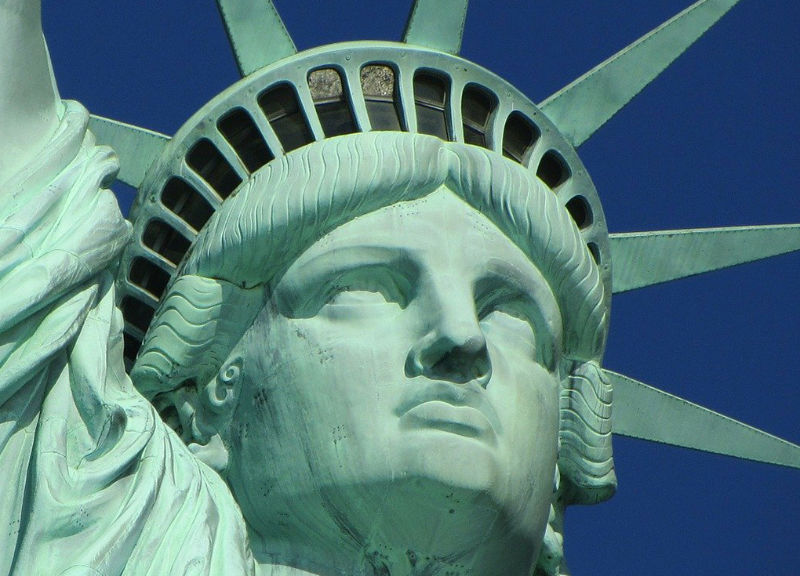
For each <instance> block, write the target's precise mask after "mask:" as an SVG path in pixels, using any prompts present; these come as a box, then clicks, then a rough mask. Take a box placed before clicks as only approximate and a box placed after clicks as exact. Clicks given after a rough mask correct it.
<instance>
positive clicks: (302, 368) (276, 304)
mask: <svg viewBox="0 0 800 576" xmlns="http://www.w3.org/2000/svg"><path fill="white" fill-rule="evenodd" d="M560 342H561V317H560V313H559V309H558V306H557V303H556V299H555V297H554V296H553V293H552V291H551V290H550V288H549V286H548V284H547V283H546V281H545V280H544V278H543V276H542V274H541V273H540V272H539V270H538V269H537V268H536V266H535V265H533V264H532V263H531V262H530V260H528V258H527V257H526V256H525V255H524V254H523V253H522V251H521V250H520V249H519V248H518V247H517V246H516V245H514V244H513V243H512V242H511V241H509V239H508V238H507V237H506V236H505V235H504V234H503V233H502V232H501V231H500V230H499V229H498V228H497V227H496V226H495V225H494V224H493V223H491V222H490V221H489V220H488V219H487V218H485V217H484V216H482V215H481V214H480V213H479V212H477V211H476V210H474V209H473V208H471V207H470V206H469V205H468V204H467V203H465V202H464V201H463V200H461V199H460V198H459V197H457V196H456V195H454V194H453V193H452V192H450V191H449V190H447V189H446V188H444V187H443V188H442V189H440V190H438V191H436V192H434V193H433V194H431V195H430V196H428V197H426V198H424V199H421V200H417V201H413V202H407V203H402V204H398V205H395V206H390V207H387V208H384V209H382V210H379V211H377V212H373V213H371V214H368V215H366V216H363V217H360V218H356V219H355V220H352V221H351V222H349V223H347V224H344V225H342V226H341V227H339V228H337V229H336V230H334V231H333V232H331V233H330V234H328V235H327V236H325V237H324V238H322V239H321V240H319V241H318V242H316V243H315V244H314V245H312V246H311V247H310V248H309V249H308V250H306V251H305V252H304V253H303V254H302V255H301V256H300V257H299V258H298V259H297V260H296V261H295V262H294V263H293V264H292V265H291V267H290V268H289V269H288V270H287V272H286V273H285V275H284V276H283V277H282V278H281V279H280V281H279V282H277V284H276V285H275V286H274V289H273V291H272V294H271V300H270V303H269V305H268V306H267V307H266V308H265V310H263V311H262V313H261V314H260V315H259V317H258V318H257V320H256V322H255V324H254V325H253V327H252V328H251V329H250V330H249V331H248V333H247V334H246V335H245V337H244V338H243V340H242V342H241V343H240V346H239V353H240V354H242V357H243V365H242V366H243V368H242V374H243V385H242V386H243V387H242V391H241V396H240V402H239V407H238V409H237V413H236V416H235V418H236V422H237V425H236V426H235V427H234V432H233V433H232V437H231V441H230V444H231V447H232V453H233V460H232V461H233V465H232V470H231V474H232V476H233V477H234V479H233V481H232V486H233V488H234V493H235V494H236V496H237V499H238V500H239V501H240V503H241V504H242V508H243V510H244V512H245V515H246V517H247V518H248V521H250V522H251V524H252V525H254V526H255V527H256V528H257V529H259V530H261V531H269V530H276V529H278V528H276V526H277V525H279V524H280V518H281V517H282V515H283V514H286V515H288V516H284V518H286V517H293V518H296V517H297V516H302V515H303V514H309V512H308V510H307V507H308V503H309V502H318V503H319V502H322V508H324V511H323V512H321V513H323V514H329V515H334V516H335V515H337V514H343V515H344V516H348V515H351V516H353V517H352V518H349V519H348V522H349V523H350V529H352V530H353V531H356V532H358V531H359V530H360V529H362V528H363V529H367V528H368V527H363V526H361V524H363V522H364V521H367V522H368V521H370V520H369V519H372V521H375V522H378V520H377V519H379V518H380V517H381V516H383V515H389V516H393V517H394V522H395V523H396V524H397V525H398V526H399V525H401V524H402V515H403V514H406V515H411V516H417V518H416V522H417V523H419V522H420V520H421V519H422V520H423V522H424V518H422V517H423V516H424V515H425V514H427V513H428V512H431V511H432V510H433V511H434V512H435V513H438V514H441V515H443V517H444V518H445V519H452V521H454V522H456V524H459V523H460V524H461V525H462V526H463V525H464V521H465V519H466V518H468V516H464V514H471V513H473V512H474V511H471V510H470V508H471V507H472V508H474V507H476V506H477V507H478V508H479V509H480V511H481V512H480V513H481V514H483V515H484V516H485V517H486V518H490V517H497V516H498V515H500V516H502V517H503V518H504V520H505V521H508V522H510V523H511V524H513V525H514V526H516V527H517V528H518V529H520V530H521V531H523V532H525V533H526V534H528V533H529V534H532V535H534V536H535V537H536V538H538V539H540V538H541V535H542V531H543V530H544V527H545V525H546V521H547V514H548V510H549V504H550V499H551V495H552V488H553V476H554V471H555V465H556V454H557V438H558V388H559V381H558V375H557V368H556V366H557V365H558V357H559V354H560V351H559V345H560V344H559V343H560ZM398 494H400V495H401V496H397V497H395V496H396V495H398ZM353 499H356V500H357V501H355V502H354V501H353ZM398 503H399V504H398ZM423 503H424V504H423ZM417 504H419V506H417ZM398 505H400V506H403V510H402V511H401V510H399V509H397V506H398ZM392 507H394V508H392ZM423 508H424V510H423ZM501 523H502V522H500V523H498V524H501Z"/></svg>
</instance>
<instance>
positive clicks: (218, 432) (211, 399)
mask: <svg viewBox="0 0 800 576" xmlns="http://www.w3.org/2000/svg"><path fill="white" fill-rule="evenodd" d="M241 379H242V359H241V357H240V356H238V355H237V356H231V357H229V358H228V360H226V361H225V363H224V364H223V365H222V366H221V367H220V369H219V371H218V372H217V374H216V375H215V376H214V377H213V378H211V380H210V381H209V382H208V383H207V384H206V385H205V386H204V387H203V388H201V389H200V390H198V393H197V396H196V399H195V400H196V401H195V403H194V404H195V406H194V414H193V418H192V424H191V426H190V431H191V437H190V438H189V439H188V441H187V445H188V447H189V450H190V451H191V452H192V453H193V454H194V455H195V456H197V458H199V459H200V460H201V461H203V462H204V463H205V464H207V465H208V466H210V467H211V468H213V469H214V470H216V471H217V472H219V473H220V474H224V473H225V470H226V469H227V467H228V448H227V447H226V446H225V443H224V442H223V440H222V438H223V436H224V431H225V430H226V429H227V428H228V427H229V426H230V423H231V419H232V418H233V414H234V412H235V410H236V405H237V403H238V401H239V393H240V388H241Z"/></svg>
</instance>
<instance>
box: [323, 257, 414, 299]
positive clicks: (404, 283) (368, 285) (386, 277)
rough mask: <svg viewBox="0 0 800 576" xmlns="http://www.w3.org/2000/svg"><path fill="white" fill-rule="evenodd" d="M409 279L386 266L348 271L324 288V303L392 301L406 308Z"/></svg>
mask: <svg viewBox="0 0 800 576" xmlns="http://www.w3.org/2000/svg"><path fill="white" fill-rule="evenodd" d="M409 293H410V283H409V282H408V280H407V279H406V278H405V277H403V276H402V275H399V274H397V273H396V272H395V271H392V270H389V269H388V268H385V267H379V268H374V267H370V268H368V269H364V270H357V271H351V272H348V273H346V274H343V275H341V276H339V277H338V278H336V281H335V282H332V283H331V284H330V285H329V286H328V289H327V290H326V292H325V297H324V303H323V306H324V307H334V308H339V307H347V308H358V307H367V306H377V305H386V304H392V305H394V306H399V307H400V308H405V307H406V305H407V304H408V300H409Z"/></svg>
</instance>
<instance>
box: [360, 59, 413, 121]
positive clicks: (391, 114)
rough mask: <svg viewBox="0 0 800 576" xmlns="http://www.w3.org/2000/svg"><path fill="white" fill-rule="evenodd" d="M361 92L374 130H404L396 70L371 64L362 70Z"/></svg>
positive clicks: (382, 65)
mask: <svg viewBox="0 0 800 576" xmlns="http://www.w3.org/2000/svg"><path fill="white" fill-rule="evenodd" d="M361 91H362V92H363V93H364V103H365V104H366V106H367V115H368V116H369V123H370V124H371V125H372V129H373V130H392V131H397V132H399V131H400V130H402V129H403V128H402V125H401V123H400V110H399V108H398V103H397V101H398V98H397V83H396V80H395V74H394V69H392V68H391V67H390V66H386V65H385V64H370V65H368V66H364V67H363V68H362V69H361Z"/></svg>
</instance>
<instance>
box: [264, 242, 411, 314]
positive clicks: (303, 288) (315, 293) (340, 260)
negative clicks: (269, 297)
mask: <svg viewBox="0 0 800 576" xmlns="http://www.w3.org/2000/svg"><path fill="white" fill-rule="evenodd" d="M420 266H421V264H420V261H419V258H418V257H417V256H416V254H415V251H414V250H413V249H410V248H408V247H400V246H387V245H385V244H359V245H352V246H341V245H338V246H337V245H332V246H330V247H328V248H327V249H325V248H323V249H322V251H321V252H320V253H319V254H314V255H313V256H310V257H307V258H304V257H303V256H301V257H300V258H299V259H298V260H297V261H296V262H295V264H294V265H293V266H291V267H290V268H289V270H288V271H287V272H286V274H284V276H283V277H282V278H281V279H280V281H278V283H277V285H276V286H275V290H274V292H273V294H274V296H275V298H276V303H277V304H278V309H279V310H281V311H282V312H286V313H290V311H291V312H295V313H296V312H299V311H301V310H304V309H305V308H307V307H308V304H309V300H311V299H313V298H314V297H319V296H320V293H321V292H324V291H325V289H327V288H328V287H329V286H331V285H332V284H334V283H335V282H336V281H337V280H338V279H339V278H342V277H343V276H346V275H347V274H349V273H352V272H356V271H358V270H366V269H373V270H377V269H385V270H386V271H388V272H389V273H391V274H392V275H393V276H394V277H395V278H399V279H402V280H403V283H405V284H408V285H409V286H414V285H415V284H416V279H417V278H418V277H419V274H420Z"/></svg>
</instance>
